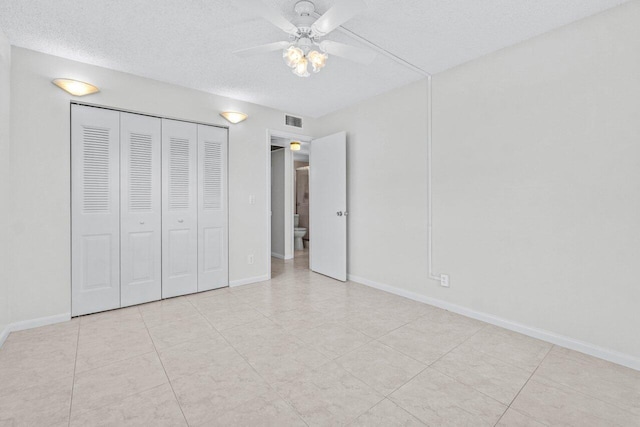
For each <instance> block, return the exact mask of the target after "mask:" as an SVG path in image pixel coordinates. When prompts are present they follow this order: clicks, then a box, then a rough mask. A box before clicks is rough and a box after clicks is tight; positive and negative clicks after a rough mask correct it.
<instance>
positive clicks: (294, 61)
mask: <svg viewBox="0 0 640 427" xmlns="http://www.w3.org/2000/svg"><path fill="white" fill-rule="evenodd" d="M282 58H283V59H284V62H285V63H286V64H287V66H289V67H291V68H293V67H295V66H296V65H298V63H299V62H300V60H301V59H302V58H304V52H303V51H302V49H300V48H299V47H296V46H289V48H288V49H285V50H284V52H282Z"/></svg>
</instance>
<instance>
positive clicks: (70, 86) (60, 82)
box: [52, 79, 100, 96]
mask: <svg viewBox="0 0 640 427" xmlns="http://www.w3.org/2000/svg"><path fill="white" fill-rule="evenodd" d="M52 83H53V84H54V85H56V86H58V87H59V88H60V89H62V90H64V91H65V92H68V93H70V94H71V95H73V96H85V95H91V94H92V93H96V92H100V89H98V87H96V86H94V85H92V84H89V83H85V82H81V81H79V80H73V79H55V80H54V81H53V82H52Z"/></svg>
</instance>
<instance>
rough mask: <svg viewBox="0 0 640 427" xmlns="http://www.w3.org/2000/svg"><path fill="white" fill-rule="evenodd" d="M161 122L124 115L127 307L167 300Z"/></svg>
mask: <svg viewBox="0 0 640 427" xmlns="http://www.w3.org/2000/svg"><path fill="white" fill-rule="evenodd" d="M160 136H161V120H160V119H159V118H155V117H147V116H142V115H139V114H130V113H120V153H121V157H120V183H121V190H120V197H121V199H120V206H121V241H120V245H121V267H120V268H121V302H122V306H123V307H126V306H130V305H134V304H141V303H144V302H149V301H155V300H159V299H160V298H161V297H162V285H161V281H162V260H161V254H162V246H161V244H162V224H161V209H162V207H161V203H160V195H161V191H160V185H161V182H160V169H161V162H160V160H161V158H160V154H161V140H160Z"/></svg>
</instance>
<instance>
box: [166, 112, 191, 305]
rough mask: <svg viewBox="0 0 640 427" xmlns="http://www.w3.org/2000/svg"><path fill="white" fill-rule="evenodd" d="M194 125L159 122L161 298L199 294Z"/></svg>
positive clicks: (167, 121) (178, 122)
mask: <svg viewBox="0 0 640 427" xmlns="http://www.w3.org/2000/svg"><path fill="white" fill-rule="evenodd" d="M196 160H197V125H195V124H193V123H186V122H180V121H176V120H167V119H162V298H169V297H174V296H177V295H184V294H189V293H194V292H197V291H198V258H197V253H198V235H197V232H198V204H197V191H198V186H197V178H198V177H197V163H196Z"/></svg>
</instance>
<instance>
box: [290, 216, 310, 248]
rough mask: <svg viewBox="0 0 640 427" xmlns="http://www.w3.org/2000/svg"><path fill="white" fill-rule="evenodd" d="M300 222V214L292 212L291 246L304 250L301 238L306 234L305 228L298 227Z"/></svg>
mask: <svg viewBox="0 0 640 427" xmlns="http://www.w3.org/2000/svg"><path fill="white" fill-rule="evenodd" d="M299 224H300V215H298V214H293V248H294V249H295V250H296V251H303V250H304V243H303V242H302V238H303V237H304V236H305V235H306V234H307V229H306V228H304V227H298V225H299Z"/></svg>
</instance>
